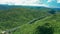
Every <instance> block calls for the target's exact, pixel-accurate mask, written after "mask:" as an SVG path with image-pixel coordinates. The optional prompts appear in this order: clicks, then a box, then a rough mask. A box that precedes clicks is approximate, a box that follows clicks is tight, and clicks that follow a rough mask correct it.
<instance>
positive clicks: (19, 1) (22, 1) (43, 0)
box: [0, 0, 60, 6]
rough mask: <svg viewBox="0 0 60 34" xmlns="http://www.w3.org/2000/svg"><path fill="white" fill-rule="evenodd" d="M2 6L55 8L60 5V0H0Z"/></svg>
mask: <svg viewBox="0 0 60 34" xmlns="http://www.w3.org/2000/svg"><path fill="white" fill-rule="evenodd" d="M0 4H8V5H29V6H30V5H32V6H50V5H51V6H54V5H58V4H60V0H0Z"/></svg>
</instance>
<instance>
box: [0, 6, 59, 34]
mask: <svg viewBox="0 0 60 34" xmlns="http://www.w3.org/2000/svg"><path fill="white" fill-rule="evenodd" d="M42 16H45V18H43V19H41V20H36V21H35V22H34V23H32V24H29V22H30V21H31V20H33V19H36V18H39V17H42ZM59 22H60V12H59V11H58V10H51V9H48V8H37V9H36V8H34V7H33V8H23V7H22V8H11V9H8V10H0V31H4V30H9V29H12V28H15V27H18V26H19V27H20V28H18V29H17V30H15V31H13V32H12V33H13V34H38V33H39V34H40V33H42V31H39V29H40V26H44V24H46V23H49V24H51V26H52V28H50V29H51V30H50V31H52V30H53V31H52V32H51V34H53V33H54V34H59V33H60V27H59V26H60V23H59ZM38 27H39V28H38ZM36 31H37V32H36ZM45 31H46V29H45ZM45 33H46V32H45Z"/></svg>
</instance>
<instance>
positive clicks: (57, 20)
mask: <svg viewBox="0 0 60 34" xmlns="http://www.w3.org/2000/svg"><path fill="white" fill-rule="evenodd" d="M59 13H60V12H58V13H57V14H55V15H51V16H48V17H46V18H44V19H42V20H39V21H36V22H35V23H33V24H25V25H22V26H21V27H20V29H17V30H16V31H15V32H14V33H13V34H33V33H34V34H35V31H36V28H37V27H38V26H41V25H43V24H44V23H46V22H47V23H50V24H51V25H52V26H53V27H54V29H55V32H54V34H60V14H59Z"/></svg>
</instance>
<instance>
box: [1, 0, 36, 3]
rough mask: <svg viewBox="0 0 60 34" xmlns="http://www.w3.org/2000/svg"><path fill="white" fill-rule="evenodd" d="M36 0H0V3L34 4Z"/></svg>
mask: <svg viewBox="0 0 60 34" xmlns="http://www.w3.org/2000/svg"><path fill="white" fill-rule="evenodd" d="M36 2H37V0H0V4H36Z"/></svg>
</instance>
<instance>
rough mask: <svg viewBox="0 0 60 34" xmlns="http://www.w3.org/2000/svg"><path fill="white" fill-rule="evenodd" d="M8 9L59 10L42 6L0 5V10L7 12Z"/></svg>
mask: <svg viewBox="0 0 60 34" xmlns="http://www.w3.org/2000/svg"><path fill="white" fill-rule="evenodd" d="M10 8H34V9H39V8H49V9H54V10H60V8H50V7H44V6H21V5H20V6H18V5H0V10H7V9H10Z"/></svg>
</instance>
